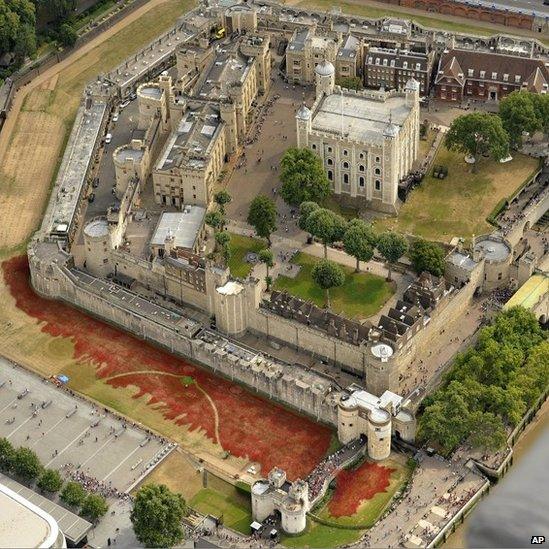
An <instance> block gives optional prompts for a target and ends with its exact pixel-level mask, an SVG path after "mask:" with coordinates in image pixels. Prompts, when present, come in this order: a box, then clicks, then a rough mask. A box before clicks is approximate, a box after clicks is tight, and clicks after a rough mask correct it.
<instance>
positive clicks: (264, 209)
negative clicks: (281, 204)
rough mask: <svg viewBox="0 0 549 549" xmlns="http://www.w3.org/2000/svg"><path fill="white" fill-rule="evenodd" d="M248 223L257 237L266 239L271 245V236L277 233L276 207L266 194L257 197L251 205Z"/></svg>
mask: <svg viewBox="0 0 549 549" xmlns="http://www.w3.org/2000/svg"><path fill="white" fill-rule="evenodd" d="M247 221H248V223H249V224H250V225H251V226H252V227H253V228H254V229H255V232H256V234H257V236H259V237H261V238H266V239H267V242H268V243H269V246H270V245H271V234H272V233H274V232H275V231H276V205H275V203H274V201H273V200H271V199H270V198H269V197H268V196H265V195H264V194H260V195H258V196H256V197H255V198H254V199H253V200H252V203H251V204H250V210H249V211H248V219H247Z"/></svg>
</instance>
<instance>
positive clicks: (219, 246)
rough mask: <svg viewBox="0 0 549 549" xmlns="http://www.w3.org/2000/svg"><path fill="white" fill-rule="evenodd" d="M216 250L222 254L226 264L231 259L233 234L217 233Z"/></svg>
mask: <svg viewBox="0 0 549 549" xmlns="http://www.w3.org/2000/svg"><path fill="white" fill-rule="evenodd" d="M215 245H216V251H217V252H218V253H219V254H221V257H222V258H223V261H224V262H225V265H227V264H228V263H229V260H230V259H231V235H230V234H229V233H228V232H225V231H224V232H221V233H215Z"/></svg>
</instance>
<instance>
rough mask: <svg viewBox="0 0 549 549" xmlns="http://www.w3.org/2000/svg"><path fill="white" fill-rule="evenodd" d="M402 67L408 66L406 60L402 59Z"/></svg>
mask: <svg viewBox="0 0 549 549" xmlns="http://www.w3.org/2000/svg"><path fill="white" fill-rule="evenodd" d="M402 68H403V69H407V68H408V61H403V62H402Z"/></svg>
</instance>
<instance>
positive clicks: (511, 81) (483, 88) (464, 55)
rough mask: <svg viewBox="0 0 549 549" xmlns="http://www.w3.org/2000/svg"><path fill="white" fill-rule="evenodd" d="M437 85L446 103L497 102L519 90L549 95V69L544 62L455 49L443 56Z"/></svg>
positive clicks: (437, 76)
mask: <svg viewBox="0 0 549 549" xmlns="http://www.w3.org/2000/svg"><path fill="white" fill-rule="evenodd" d="M434 84H435V97H437V98H438V99H442V100H445V101H463V100H466V99H469V98H470V99H480V100H484V101H497V100H499V99H501V98H503V97H505V96H506V95H509V94H510V93H511V92H514V91H517V90H527V91H530V92H533V93H549V68H548V67H547V64H546V62H544V60H543V59H532V58H525V57H518V56H512V55H504V54H500V53H489V52H483V51H473V50H459V49H452V50H447V51H445V52H444V53H443V54H442V56H441V58H440V61H439V64H438V72H437V75H436V77H435V82H434Z"/></svg>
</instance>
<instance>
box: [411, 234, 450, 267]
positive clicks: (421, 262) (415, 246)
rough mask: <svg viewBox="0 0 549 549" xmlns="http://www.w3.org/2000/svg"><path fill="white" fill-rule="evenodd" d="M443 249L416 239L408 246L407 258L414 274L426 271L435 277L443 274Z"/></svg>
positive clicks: (432, 243)
mask: <svg viewBox="0 0 549 549" xmlns="http://www.w3.org/2000/svg"><path fill="white" fill-rule="evenodd" d="M444 256H445V254H444V249H443V248H442V247H441V246H439V245H438V244H436V243H434V242H428V241H427V240H423V239H421V238H420V239H418V240H416V241H415V242H413V243H412V245H411V246H410V251H409V252H408V257H409V258H410V261H411V262H412V266H413V267H414V270H415V271H416V273H418V274H421V273H422V272H423V271H427V272H428V273H431V274H432V275H435V276H442V275H443V274H444Z"/></svg>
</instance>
